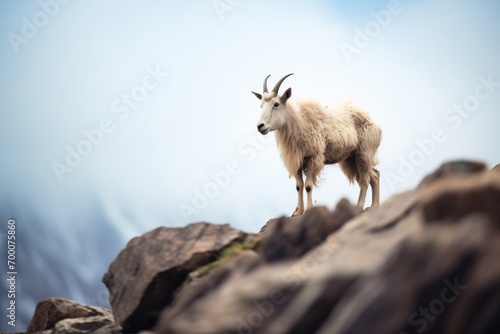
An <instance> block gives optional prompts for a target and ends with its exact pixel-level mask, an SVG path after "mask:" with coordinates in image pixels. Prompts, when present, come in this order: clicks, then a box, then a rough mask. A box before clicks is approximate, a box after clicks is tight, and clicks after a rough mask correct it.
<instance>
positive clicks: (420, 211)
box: [154, 164, 500, 333]
mask: <svg viewBox="0 0 500 334" xmlns="http://www.w3.org/2000/svg"><path fill="white" fill-rule="evenodd" d="M464 166H467V164H465V165H464ZM444 169H446V168H444ZM464 170H466V171H468V170H469V169H467V168H464ZM470 170H472V171H473V172H471V173H469V172H466V173H462V172H458V173H457V172H452V173H436V174H435V175H434V176H433V177H432V178H429V179H428V182H424V183H422V185H421V186H420V187H419V188H418V189H416V190H413V191H409V192H406V193H402V194H399V195H396V196H394V197H392V198H390V199H389V200H387V201H386V202H385V203H383V205H382V206H381V207H379V208H377V209H373V210H370V211H368V212H364V213H362V214H359V215H357V216H355V217H354V218H352V219H350V220H349V221H348V222H347V223H345V224H343V225H341V227H340V228H339V229H338V230H334V231H333V233H331V234H330V235H329V236H328V237H327V238H326V240H325V241H324V242H322V243H319V245H317V246H316V247H312V248H311V249H309V251H307V252H305V254H303V255H301V252H297V253H296V249H295V248H291V249H287V248H286V247H284V246H283V244H284V243H286V240H287V239H286V236H291V239H290V242H291V243H294V242H296V241H297V240H296V239H295V237H297V236H299V235H303V237H304V238H305V239H307V237H310V236H311V234H308V233H307V232H306V233H303V234H294V233H293V232H291V231H299V230H300V229H298V228H297V226H300V224H301V223H304V226H305V222H306V221H309V224H311V225H313V224H318V225H321V224H323V225H328V224H329V219H330V218H331V217H333V216H334V214H335V211H334V212H328V211H327V210H325V209H324V208H315V209H314V210H311V211H310V213H309V214H308V215H304V216H302V217H301V218H298V219H297V218H293V219H288V222H289V223H290V225H289V226H284V225H283V226H279V227H273V226H271V227H269V226H268V227H267V228H266V230H265V232H264V233H263V234H264V235H265V237H264V240H263V241H262V243H263V245H264V244H265V240H266V239H267V240H273V239H272V238H273V233H277V234H278V235H279V237H277V236H276V235H275V237H274V241H273V242H272V243H270V244H269V247H268V248H267V249H266V250H264V249H263V248H260V249H259V254H260V255H261V256H262V257H265V256H268V254H270V253H273V252H275V251H276V250H279V252H278V254H280V256H279V257H278V259H277V260H275V261H271V262H264V263H262V264H261V265H260V266H257V267H254V268H253V269H252V270H251V271H248V272H247V273H246V275H236V274H235V275H233V274H232V272H231V271H229V272H228V273H226V278H225V281H224V283H223V284H220V285H217V286H214V287H213V288H212V289H210V290H211V291H210V292H206V293H204V294H203V296H200V298H198V299H192V300H190V303H189V304H187V303H186V304H184V306H183V309H182V311H180V310H178V311H177V312H176V313H175V315H174V314H167V313H165V314H162V317H161V319H160V321H159V323H158V324H157V326H156V328H155V330H154V333H306V332H307V333H400V332H401V333H418V332H421V331H423V330H425V332H426V333H427V332H428V333H458V332H462V333H493V332H497V330H498V329H499V328H500V323H499V321H498V320H497V317H496V314H498V313H499V312H500V298H497V296H500V267H499V266H498V265H497V260H495V259H498V256H499V255H500V253H498V251H499V249H500V246H498V245H500V236H499V231H498V228H497V227H496V225H497V224H498V215H497V211H496V210H497V209H496V208H495V206H494V205H491V203H493V202H494V201H495V199H497V198H498V196H499V195H500V187H498V186H497V181H496V180H495V178H494V177H490V176H488V175H487V174H489V173H486V172H479V171H477V170H476V169H475V168H471V169H470ZM431 179H432V182H431V181H430V180H431ZM468 198H470V200H464V199H468ZM475 198H478V200H475ZM435 203H438V204H435ZM497 203H499V202H497ZM311 217H314V219H311ZM311 222H314V223H311ZM271 224H279V223H278V221H273V222H271ZM292 224H293V225H292ZM312 229H314V227H312ZM288 232H291V234H288ZM313 235H314V234H313ZM280 238H281V239H280ZM280 241H281V242H280ZM305 244H307V243H301V242H299V243H298V244H297V245H298V247H299V248H300V245H305ZM273 245H274V246H275V248H273V247H272V246H273ZM289 253H290V254H289ZM487 268H489V269H487ZM206 279H207V280H210V275H209V276H208V277H207V278H206ZM457 319H458V320H457ZM492 330H493V331H492Z"/></svg>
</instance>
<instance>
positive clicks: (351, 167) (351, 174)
mask: <svg viewBox="0 0 500 334" xmlns="http://www.w3.org/2000/svg"><path fill="white" fill-rule="evenodd" d="M356 160H357V159H356V154H355V153H354V152H353V153H351V154H350V155H349V156H348V157H347V159H345V160H344V161H342V162H340V163H339V165H340V169H341V170H342V172H343V173H344V174H345V175H346V176H347V179H348V180H349V184H352V183H354V180H358V179H359V176H360V175H359V170H358V164H357V161H356Z"/></svg>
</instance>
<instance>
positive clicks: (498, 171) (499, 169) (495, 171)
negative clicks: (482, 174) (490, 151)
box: [490, 164, 500, 176]
mask: <svg viewBox="0 0 500 334" xmlns="http://www.w3.org/2000/svg"><path fill="white" fill-rule="evenodd" d="M490 172H491V173H493V174H495V175H497V176H498V175H500V164H498V165H496V166H495V167H493V168H492V169H491V171H490Z"/></svg>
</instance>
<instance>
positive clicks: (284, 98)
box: [281, 87, 292, 103]
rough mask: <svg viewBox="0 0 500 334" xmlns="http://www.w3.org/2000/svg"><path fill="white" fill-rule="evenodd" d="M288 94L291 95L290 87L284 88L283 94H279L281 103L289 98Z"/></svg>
mask: <svg viewBox="0 0 500 334" xmlns="http://www.w3.org/2000/svg"><path fill="white" fill-rule="evenodd" d="M290 96H292V88H291V87H290V88H288V89H287V90H285V92H284V93H283V95H281V103H285V102H286V101H287V100H288V99H289V98H290Z"/></svg>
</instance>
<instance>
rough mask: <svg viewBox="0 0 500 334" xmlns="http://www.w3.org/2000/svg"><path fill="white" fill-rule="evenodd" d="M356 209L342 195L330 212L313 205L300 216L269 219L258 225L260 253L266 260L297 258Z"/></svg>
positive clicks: (340, 224) (316, 244) (358, 210)
mask: <svg viewBox="0 0 500 334" xmlns="http://www.w3.org/2000/svg"><path fill="white" fill-rule="evenodd" d="M359 213H361V209H359V208H358V207H356V206H354V205H352V204H351V203H349V201H348V200H346V199H342V200H340V202H339V203H338V204H337V206H336V208H335V210H334V211H333V212H330V211H329V210H328V209H327V208H326V207H314V208H312V209H310V210H307V211H306V212H305V213H304V214H303V215H302V216H299V217H281V218H278V219H272V220H270V221H268V222H267V224H266V225H265V226H264V227H263V228H262V229H261V235H262V241H261V243H260V246H259V254H260V255H261V256H262V258H263V259H265V260H266V261H268V262H273V261H282V260H286V259H295V258H299V257H301V256H302V255H304V254H305V253H307V252H308V251H310V250H311V249H313V248H315V247H317V246H318V245H319V244H321V243H322V242H323V241H324V240H325V239H326V238H327V237H328V235H330V234H331V233H333V232H335V231H336V230H338V229H339V228H340V227H342V225H343V224H344V223H345V222H347V221H348V220H349V219H351V218H353V217H354V216H356V215H357V214H359Z"/></svg>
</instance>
